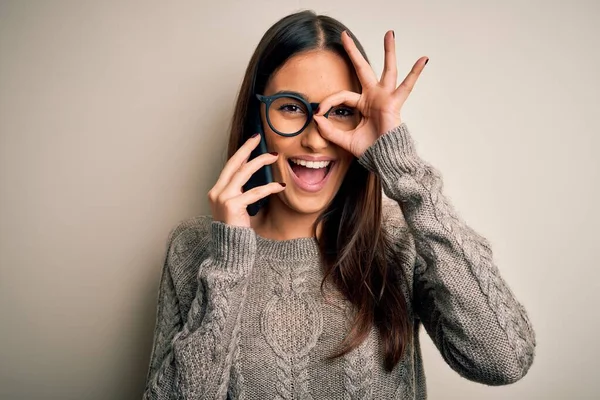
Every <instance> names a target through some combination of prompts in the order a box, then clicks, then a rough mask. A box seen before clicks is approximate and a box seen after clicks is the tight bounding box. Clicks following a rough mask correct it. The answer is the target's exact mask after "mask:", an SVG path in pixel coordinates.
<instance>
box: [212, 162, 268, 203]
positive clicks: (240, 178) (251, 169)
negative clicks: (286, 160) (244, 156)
mask: <svg viewBox="0 0 600 400" xmlns="http://www.w3.org/2000/svg"><path fill="white" fill-rule="evenodd" d="M277 158H279V156H278V155H277V154H276V153H266V154H261V155H260V156H258V157H256V158H253V159H252V160H250V161H248V162H247V163H246V164H244V165H242V166H241V167H240V168H239V169H238V170H237V171H236V172H235V173H234V174H233V176H232V177H231V179H230V181H229V183H228V184H227V185H226V186H225V187H224V188H223V192H222V196H223V197H224V198H229V197H233V196H236V195H238V194H240V192H241V191H242V186H244V185H245V184H246V182H248V180H249V179H250V177H251V176H252V174H254V173H255V172H256V171H258V170H259V169H260V168H261V167H263V166H265V165H269V164H273V163H274V162H275V161H277Z"/></svg>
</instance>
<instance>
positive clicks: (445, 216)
mask: <svg viewBox="0 0 600 400" xmlns="http://www.w3.org/2000/svg"><path fill="white" fill-rule="evenodd" d="M359 161H360V163H361V164H362V165H363V166H365V167H366V168H367V169H369V170H371V171H373V172H375V173H377V174H378V175H379V176H380V177H381V181H382V185H383V188H384V191H385V193H386V195H387V196H388V197H390V198H392V199H394V200H396V201H397V202H398V204H399V205H400V208H401V209H402V213H403V214H404V218H405V219H406V222H407V224H408V226H409V228H410V230H411V233H412V235H413V237H414V239H415V246H416V250H417V258H416V264H415V270H414V289H413V290H414V301H413V304H414V308H415V312H416V314H417V316H418V317H419V318H420V319H421V320H422V322H423V325H424V326H425V329H426V330H427V333H428V334H429V336H430V337H431V338H432V340H433V342H434V343H435V345H436V346H437V348H438V349H439V351H440V352H441V354H442V356H443V357H444V359H445V360H446V362H447V363H448V364H449V365H450V366H451V367H452V368H453V369H454V370H455V371H457V372H458V373H460V374H461V375H462V376H464V377H465V378H468V379H470V380H473V381H477V382H481V383H485V384H489V385H501V384H508V383H512V382H514V381H516V380H518V379H520V378H521V377H523V376H524V375H525V374H526V372H527V371H528V369H529V367H530V366H531V364H532V362H533V357H534V347H535V335H534V332H533V329H532V326H531V323H530V322H529V319H528V317H527V314H526V312H525V309H524V308H523V306H522V305H521V304H519V302H518V301H517V300H516V298H515V297H514V295H513V293H512V292H511V290H510V289H509V287H508V286H507V284H506V282H504V280H503V279H502V277H501V276H500V273H499V271H498V268H497V267H496V265H495V264H494V261H493V257H492V250H491V247H490V244H489V243H488V241H487V240H486V239H485V238H483V237H482V236H480V235H479V234H477V233H476V232H475V231H474V230H473V229H471V228H470V227H469V226H467V225H466V224H465V223H464V222H463V221H462V220H461V219H460V218H459V217H458V216H457V214H456V212H455V210H454V209H453V208H452V206H451V205H450V203H449V201H448V199H447V198H446V197H444V195H443V194H442V178H441V176H440V174H439V172H438V171H437V170H436V169H435V168H433V167H432V166H430V165H428V164H427V163H425V162H424V161H423V160H422V159H420V158H419V157H418V155H417V154H416V151H415V148H414V143H413V141H412V138H411V137H410V134H409V132H408V128H407V127H406V125H405V124H401V125H400V126H398V127H396V128H394V129H392V130H391V131H389V132H388V133H387V134H385V135H383V136H381V137H380V138H379V139H378V140H377V141H376V142H375V143H374V144H373V145H372V146H371V147H369V148H368V149H367V151H366V152H365V153H364V154H363V156H362V157H361V158H360V159H359Z"/></svg>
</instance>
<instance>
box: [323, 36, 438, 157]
mask: <svg viewBox="0 0 600 400" xmlns="http://www.w3.org/2000/svg"><path fill="white" fill-rule="evenodd" d="M342 43H343V45H344V48H345V49H346V52H347V53H348V56H349V57H350V60H352V64H353V65H354V69H355V71H356V74H357V76H358V79H359V81H360V84H361V86H362V94H358V93H354V92H350V91H341V92H338V93H334V94H332V95H331V96H328V97H327V98H325V99H324V100H323V101H322V102H321V104H320V105H319V110H318V113H317V114H316V115H315V121H316V123H317V125H318V126H319V131H320V132H321V135H323V137H324V138H325V139H327V140H329V141H330V142H332V143H335V144H337V145H338V146H340V147H341V148H343V149H344V150H346V151H349V152H350V153H352V154H353V155H354V156H355V157H360V156H361V155H362V154H363V153H364V152H365V151H366V150H367V148H368V147H369V146H371V145H372V144H373V143H375V141H376V140H377V139H378V138H379V137H380V136H382V135H383V134H384V133H386V132H388V131H389V130H391V129H393V128H395V127H397V126H398V125H400V124H401V123H402V119H401V117H400V111H401V109H402V105H403V104H404V102H405V101H406V99H407V98H408V95H409V94H410V92H411V91H412V89H413V87H414V86H415V83H416V82H417V79H418V78H419V75H420V74H421V71H423V68H424V67H425V64H427V61H429V59H428V58H427V57H421V58H419V59H418V60H417V62H416V63H415V64H414V66H413V67H412V70H411V71H410V73H409V74H408V75H407V76H406V78H405V79H404V81H402V83H401V84H400V86H398V87H397V88H396V82H397V79H398V71H397V69H396V45H395V43H394V34H393V32H392V31H388V32H387V33H386V34H385V36H384V50H385V61H384V68H383V73H382V74H381V80H379V81H377V76H376V75H375V72H374V71H373V69H372V68H371V66H370V65H369V63H368V62H367V60H365V58H364V57H363V56H362V54H361V53H360V51H359V50H358V48H357V47H356V44H355V43H354V40H352V38H351V37H350V36H349V35H348V33H347V32H346V31H344V32H343V33H342ZM340 104H345V105H347V106H350V107H354V108H356V109H357V110H358V111H359V112H360V113H361V115H362V119H361V121H360V123H359V124H358V126H357V127H356V128H355V129H354V130H352V131H349V132H345V131H342V130H339V129H337V128H335V127H334V126H333V124H332V123H331V122H330V121H329V120H328V119H327V118H325V117H323V116H322V115H323V114H325V113H326V112H327V111H328V110H329V109H330V108H331V107H333V106H337V105H340Z"/></svg>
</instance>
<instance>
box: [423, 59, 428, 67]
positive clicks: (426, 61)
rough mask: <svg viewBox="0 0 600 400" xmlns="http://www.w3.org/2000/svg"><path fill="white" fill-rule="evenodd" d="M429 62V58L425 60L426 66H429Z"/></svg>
mask: <svg viewBox="0 0 600 400" xmlns="http://www.w3.org/2000/svg"><path fill="white" fill-rule="evenodd" d="M428 62H429V58H428V59H427V60H425V65H427V63H428ZM425 65H424V66H425Z"/></svg>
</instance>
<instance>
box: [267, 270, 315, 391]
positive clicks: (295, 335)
mask: <svg viewBox="0 0 600 400" xmlns="http://www.w3.org/2000/svg"><path fill="white" fill-rule="evenodd" d="M269 265H270V267H271V268H272V270H273V271H275V272H276V275H275V276H276V278H277V284H276V286H275V294H274V295H273V296H272V297H271V299H270V300H269V302H268V303H267V305H266V307H265V308H264V310H263V312H262V315H261V332H262V334H263V336H264V338H265V340H266V342H267V343H268V344H269V345H270V346H271V348H272V349H273V352H274V353H275V354H276V355H277V356H278V359H277V366H278V367H279V368H278V370H277V378H278V380H279V382H278V383H277V391H278V395H279V396H278V397H277V398H280V399H284V400H293V399H295V398H299V399H306V400H310V399H312V395H311V394H310V392H309V387H308V378H309V376H308V372H307V370H306V368H307V367H308V361H309V357H308V353H309V352H310V351H311V350H312V349H313V348H314V347H315V345H316V343H317V340H318V338H319V336H320V335H321V332H322V330H323V315H322V313H321V306H320V305H319V304H317V301H316V300H315V298H314V297H312V296H310V295H308V294H307V291H308V288H307V287H306V285H305V284H306V274H307V272H308V270H309V269H310V265H307V264H299V265H296V266H293V267H290V268H281V266H280V264H277V263H269Z"/></svg>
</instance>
